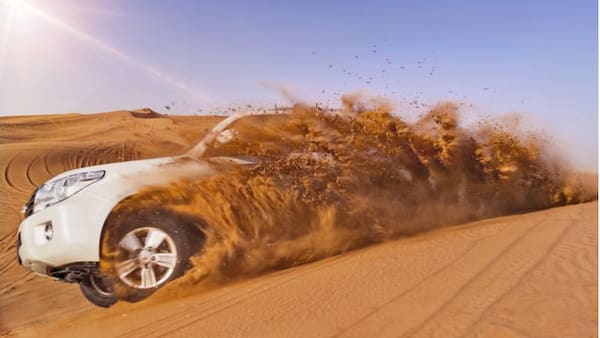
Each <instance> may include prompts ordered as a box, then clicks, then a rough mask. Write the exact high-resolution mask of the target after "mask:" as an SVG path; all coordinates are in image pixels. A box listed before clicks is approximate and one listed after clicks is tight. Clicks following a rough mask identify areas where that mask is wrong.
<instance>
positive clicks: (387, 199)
mask: <svg viewBox="0 0 600 338" xmlns="http://www.w3.org/2000/svg"><path fill="white" fill-rule="evenodd" d="M359 100H360V99H359V98H357V97H345V98H344V99H343V106H344V108H345V109H344V111H342V112H332V111H329V110H328V111H325V110H321V109H318V108H313V107H307V106H304V105H300V104H297V105H295V106H294V107H293V109H292V112H291V113H290V114H286V115H274V116H254V117H252V118H246V119H242V120H240V121H238V122H237V123H236V124H235V125H234V126H233V129H234V130H235V137H234V138H233V140H231V141H230V142H228V143H224V144H219V143H216V144H215V146H214V147H212V148H210V149H209V150H208V153H207V157H211V156H244V157H245V158H248V159H253V160H254V161H255V162H256V163H255V164H253V165H246V166H236V165H231V164H226V163H215V164H214V165H215V166H217V167H218V170H217V172H218V173H217V174H215V175H213V176H210V177H200V178H197V179H195V178H188V179H185V180H181V181H179V182H175V183H172V184H170V185H168V186H166V187H156V188H150V189H146V190H145V191H143V192H141V193H139V194H137V195H136V196H134V197H133V198H130V199H128V200H126V202H125V203H123V204H121V205H120V206H119V208H118V209H117V212H128V211H130V210H156V209H168V210H169V211H171V212H173V211H174V212H177V213H180V214H184V215H187V216H189V217H191V218H193V219H196V220H197V224H199V226H200V227H201V230H202V232H203V233H204V234H205V239H204V244H203V246H202V248H201V250H200V252H198V254H197V255H196V256H194V257H193V258H192V261H193V264H194V267H193V268H192V270H191V271H190V272H189V273H188V274H187V276H186V278H184V279H182V280H180V281H179V282H178V284H182V283H183V284H187V283H197V282H199V281H203V282H208V281H212V282H216V283H218V282H220V281H222V280H228V279H232V278H236V277H240V276H248V275H253V274H257V273H260V272H263V271H265V270H270V269H278V268H284V267H289V266H294V265H298V264H303V263H307V262H311V261H314V260H317V259H320V258H324V257H328V256H332V255H336V254H340V253H343V252H346V251H348V250H351V249H354V248H359V247H363V246H366V245H369V244H373V243H379V242H382V241H385V240H387V239H391V238H398V237H400V236H406V235H413V234H416V233H419V232H423V231H427V230H431V229H434V228H438V227H440V226H446V225H451V224H458V223H463V222H467V221H473V220H477V219H482V218H487V217H494V216H501V215H507V214H513V213H520V212H527V211H532V210H539V209H544V208H549V207H554V206H560V205H566V204H572V203H580V202H583V201H586V200H589V199H592V198H594V197H595V196H593V195H592V194H590V193H588V192H586V191H585V190H584V189H583V187H582V186H581V185H580V184H577V182H573V181H572V180H570V178H569V177H568V176H567V175H566V171H565V170H564V169H563V168H561V167H560V166H559V165H558V163H560V162H559V161H558V160H557V159H556V158H554V157H553V154H551V153H549V152H548V151H546V149H547V148H545V147H544V144H543V142H542V141H540V139H539V138H536V137H535V136H527V137H522V136H518V135H517V134H516V133H513V132H511V131H510V130H507V129H505V128H502V127H499V126H496V125H491V124H482V125H480V126H478V127H477V128H476V129H466V128H463V127H461V125H460V123H459V118H458V106H457V105H455V104H453V103H442V104H439V105H438V106H436V107H434V108H433V109H432V110H431V111H429V112H428V113H427V114H426V115H425V116H423V117H422V118H420V119H419V120H418V121H416V122H414V123H408V122H406V121H403V120H402V119H400V118H399V117H397V116H394V115H392V114H391V107H390V106H389V105H388V104H385V103H384V102H377V101H372V102H364V101H363V102H360V101H359Z"/></svg>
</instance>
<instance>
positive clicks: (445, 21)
mask: <svg viewBox="0 0 600 338" xmlns="http://www.w3.org/2000/svg"><path fill="white" fill-rule="evenodd" d="M18 1H24V2H25V3H26V4H27V5H26V6H23V5H22V4H16V3H17V2H18ZM32 8H33V9H32ZM597 15H598V10H597V2H596V1H588V0H586V1H575V2H568V1H515V0H507V1H294V2H292V1H214V2H208V1H158V0H127V1H118V0H105V1H101V2H100V1H92V0H53V1H43V0H0V114H2V115H18V114H42V113H65V112H98V111H109V110H118V109H133V108H139V107H151V108H153V109H155V110H157V111H162V112H165V111H166V110H165V108H164V107H165V106H166V105H168V106H171V107H172V109H171V110H170V111H169V112H170V113H187V114H191V113H198V112H201V113H206V112H214V111H217V110H221V109H223V107H228V106H231V105H245V104H254V105H266V106H272V105H273V104H285V103H286V102H287V101H286V99H285V98H284V97H282V95H280V93H279V89H278V88H285V89H287V90H288V91H290V92H291V93H292V94H293V95H294V96H295V97H296V98H297V99H299V100H302V101H305V102H310V103H312V102H321V103H324V104H329V105H332V106H334V105H337V103H338V102H339V95H340V93H349V92H355V91H361V92H364V93H366V94H367V95H373V96H384V97H387V98H388V99H389V100H391V101H392V102H394V103H395V105H396V107H397V111H398V113H399V114H411V113H412V114H414V113H415V111H416V110H415V108H414V107H411V106H410V105H409V104H408V103H409V102H411V101H413V100H417V101H419V103H424V104H428V105H431V104H435V103H436V102H439V101H443V100H455V101H463V102H466V103H467V106H465V108H464V114H465V115H470V116H487V115H488V114H489V115H492V116H495V115H499V114H504V113H515V112H516V113H522V114H523V115H524V116H525V120H526V122H527V123H526V124H527V126H528V127H530V128H533V129H536V130H540V129H541V130H544V131H545V132H546V133H547V134H548V135H551V136H552V138H553V140H554V141H555V143H556V144H557V146H558V147H560V148H564V150H566V151H567V152H568V153H569V154H570V157H571V159H572V160H573V162H574V163H575V164H576V165H578V166H580V167H583V168H586V169H596V166H597V161H598V155H597V153H598V150H597V140H598V129H597V126H598V107H597V95H598V87H597V74H598V36H597V34H598V30H597ZM420 109H421V110H423V109H426V108H420ZM417 112H418V111H417Z"/></svg>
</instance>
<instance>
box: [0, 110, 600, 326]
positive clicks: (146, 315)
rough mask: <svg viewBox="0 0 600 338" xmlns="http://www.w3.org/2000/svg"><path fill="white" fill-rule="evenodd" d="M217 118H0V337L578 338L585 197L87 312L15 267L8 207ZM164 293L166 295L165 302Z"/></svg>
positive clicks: (592, 317)
mask: <svg viewBox="0 0 600 338" xmlns="http://www.w3.org/2000/svg"><path fill="white" fill-rule="evenodd" d="M216 121H217V118H193V117H177V118H164V117H154V116H153V115H147V116H146V115H144V114H135V115H133V114H130V113H129V112H116V113H106V114H96V115H89V116H82V115H64V116H52V117H43V118H42V117H11V118H0V153H1V154H2V156H1V157H0V167H1V169H2V172H3V173H4V175H3V177H2V183H1V184H0V194H1V196H2V199H1V200H0V204H2V205H1V207H2V208H3V212H2V214H1V215H0V332H2V333H7V332H8V333H9V334H11V335H12V334H14V335H19V336H32V335H39V336H47V335H61V336H83V335H85V336H103V337H105V336H109V335H117V334H119V335H130V336H146V335H150V336H160V335H167V334H174V335H179V336H191V335H194V336H259V337H264V336H273V337H281V336H302V337H305V336H356V337H365V336H404V335H406V336H417V337H434V336H439V337H454V336H473V337H478V336H485V337H488V336H496V337H510V336H515V337H528V336H555V337H592V336H596V332H597V306H598V304H597V293H598V290H597V272H598V260H597V248H598V247H597V235H598V234H597V223H598V220H597V208H598V205H597V202H594V203H588V204H584V205H578V206H570V207H565V208H558V209H553V210H548V211H542V212H538V213H533V214H527V215H520V216H511V217H504V218H499V219H493V220H487V221H482V222H477V223H473V224H468V225H464V226H458V227H452V228H447V229H444V230H440V231H435V232H432V233H428V234H424V235H421V236H416V237H413V238H406V239H399V240H396V241H391V242H388V243H385V244H383V245H378V246H373V247H369V248H366V249H362V250H358V251H355V252H351V253H349V254H346V255H343V256H338V257H333V258H329V259H326V260H322V261H319V262H316V263H313V264H308V265H304V266H300V267H296V268H292V269H287V270H282V271H278V272H274V273H270V274H267V275H264V276H261V277H258V278H254V279H251V280H247V281H241V282H237V283H232V284H229V285H226V286H221V287H218V288H214V289H212V290H186V291H182V290H177V289H171V290H164V291H163V292H161V293H159V294H157V295H155V296H154V297H152V298H151V299H149V300H147V301H145V302H142V303H138V304H126V303H122V304H121V303H119V304H117V305H116V306H114V307H113V308H111V309H108V310H104V309H98V308H95V307H93V306H91V305H88V303H87V302H86V301H85V300H84V299H83V297H81V296H80V295H79V290H78V288H77V286H75V285H67V284H63V283H58V282H53V281H49V280H46V279H43V278H39V277H35V276H33V275H32V274H29V273H27V272H26V271H25V270H24V269H22V268H21V267H20V266H18V265H17V264H16V260H15V252H14V250H15V230H16V226H17V224H18V222H19V221H20V215H19V213H18V210H19V208H20V206H21V205H22V203H23V202H24V201H25V200H26V199H27V197H28V195H29V194H30V193H31V191H32V190H33V189H34V186H36V185H38V184H40V183H42V182H43V181H45V180H46V179H48V178H49V177H51V176H53V175H55V174H58V173H60V172H62V171H64V170H66V169H70V168H74V167H80V166H85V165H90V164H95V163H100V162H112V161H118V160H125V159H134V158H145V157H155V156H163V155H167V154H174V153H177V152H180V151H181V150H183V149H184V148H186V147H187V146H189V145H190V144H191V143H192V142H193V141H194V140H195V139H196V138H197V137H198V136H199V135H200V134H202V133H203V132H204V131H205V130H206V129H207V128H208V127H209V126H211V125H213V124H214V123H215V122H216ZM173 294H177V297H174V296H173Z"/></svg>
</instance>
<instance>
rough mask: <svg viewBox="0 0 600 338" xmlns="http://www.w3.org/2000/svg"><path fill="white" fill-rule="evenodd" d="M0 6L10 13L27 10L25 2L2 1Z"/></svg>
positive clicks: (18, 0) (0, 0) (22, 0)
mask: <svg viewBox="0 0 600 338" xmlns="http://www.w3.org/2000/svg"><path fill="white" fill-rule="evenodd" d="M0 5H3V6H5V7H6V8H7V9H8V10H9V11H22V10H24V9H25V1H24V0H0Z"/></svg>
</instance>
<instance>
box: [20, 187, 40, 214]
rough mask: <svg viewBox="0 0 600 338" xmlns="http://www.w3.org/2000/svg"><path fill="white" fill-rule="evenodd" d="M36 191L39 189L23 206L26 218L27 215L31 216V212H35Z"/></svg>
mask: <svg viewBox="0 0 600 338" xmlns="http://www.w3.org/2000/svg"><path fill="white" fill-rule="evenodd" d="M36 192H37V189H35V191H34V192H33V194H32V195H31V197H30V198H29V200H28V201H27V203H25V205H24V206H23V216H25V218H27V217H29V216H31V214H33V201H34V200H35V193H36Z"/></svg>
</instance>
